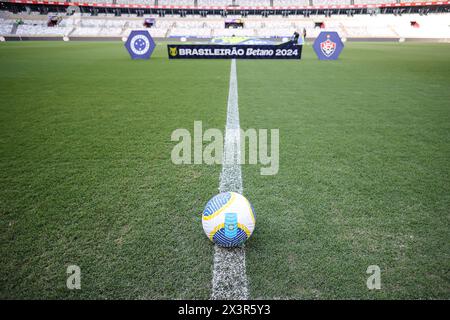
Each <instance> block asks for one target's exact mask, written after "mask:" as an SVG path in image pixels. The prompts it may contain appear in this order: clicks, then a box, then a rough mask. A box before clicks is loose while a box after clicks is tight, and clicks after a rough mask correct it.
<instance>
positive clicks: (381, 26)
mask: <svg viewBox="0 0 450 320" xmlns="http://www.w3.org/2000/svg"><path fill="white" fill-rule="evenodd" d="M139 1H140V2H139ZM370 1H373V2H379V0H354V3H355V4H358V3H368V2H370ZM389 1H395V0H383V2H384V3H387V2H389ZM142 2H145V3H146V4H149V3H153V2H154V1H153V0H145V1H144V0H117V3H119V4H125V3H134V4H139V3H142ZM191 2H192V3H193V1H191V0H189V1H187V0H175V1H164V0H159V1H158V2H157V3H158V4H166V5H167V4H169V3H170V4H171V5H173V4H174V3H176V4H180V5H182V4H188V3H191ZM309 2H310V0H273V5H274V6H277V5H285V6H286V5H294V4H296V5H308V4H309ZM349 2H350V0H314V4H316V5H317V4H319V5H323V6H327V5H329V4H333V5H343V4H344V5H345V4H348V3H349ZM154 3H156V2H154ZM197 3H198V5H200V6H201V5H211V4H212V3H214V4H215V5H226V4H231V3H233V4H235V5H236V4H238V5H242V6H261V5H264V4H265V3H267V1H266V0H235V1H234V2H233V1H231V0H218V1H216V0H214V1H213V0H198V1H197ZM269 4H270V1H269ZM53 7H54V6H52V7H51V8H53ZM23 8H28V7H23ZM23 8H22V9H23ZM51 8H49V9H51ZM430 8H431V7H430ZM16 9H17V8H16ZM444 9H445V8H444ZM444 9H443V10H441V11H440V12H439V13H430V14H428V12H427V11H416V13H409V11H406V10H404V11H402V13H398V14H396V13H395V11H393V10H398V9H395V8H390V9H389V10H390V11H387V9H386V10H385V14H383V13H382V12H381V10H380V9H377V10H378V11H377V12H376V13H375V14H370V12H369V11H368V10H369V9H360V10H361V11H360V13H359V14H355V15H353V14H351V15H349V14H346V10H345V9H343V10H341V12H340V13H339V14H332V15H331V16H325V15H324V13H325V12H324V10H322V12H319V11H316V12H314V13H313V14H311V15H304V14H303V11H300V12H299V13H298V14H296V15H289V16H284V17H282V16H281V14H272V15H270V17H269V18H264V17H262V16H261V15H260V14H253V15H248V16H245V17H242V16H241V15H240V14H239V11H237V12H230V13H229V14H228V15H227V17H224V16H221V15H220V14H219V13H220V12H219V11H218V10H216V11H215V12H212V14H208V15H207V16H206V17H202V18H200V16H199V15H198V14H193V13H191V14H188V15H187V16H186V17H180V15H179V14H178V13H176V12H172V13H171V14H167V15H163V16H160V15H159V14H158V13H157V12H151V13H150V12H149V11H146V12H145V15H144V16H140V17H139V16H137V15H136V14H132V13H130V11H128V12H127V11H125V10H127V9H123V11H122V14H121V15H119V16H115V14H114V12H112V11H109V12H108V11H107V10H104V11H103V12H100V13H99V12H97V13H96V14H95V15H94V14H91V12H90V11H85V12H81V13H75V14H73V15H67V14H66V13H65V12H57V13H52V15H57V16H59V21H60V22H59V23H58V24H57V25H56V26H53V27H49V26H47V22H48V18H49V16H50V14H47V12H45V13H44V14H43V13H42V12H41V11H40V10H39V11H38V10H29V9H26V10H22V11H17V10H16V13H12V12H10V11H5V10H3V11H0V14H1V15H0V35H1V36H24V37H38V36H49V37H54V36H69V37H116V38H118V37H120V38H122V37H126V36H128V34H129V33H130V31H131V30H135V29H147V30H149V32H150V33H151V34H152V36H153V37H156V38H181V37H186V38H211V37H218V36H233V35H235V36H245V37H262V38H284V37H289V36H290V35H292V33H293V32H294V31H296V30H297V31H298V30H302V29H303V28H305V29H306V31H307V37H308V38H314V37H316V36H317V35H318V34H319V33H320V32H321V31H324V30H327V31H337V32H338V33H339V34H340V35H341V37H343V38H347V39H353V38H368V39H370V38H380V39H386V38H392V39H400V38H415V39H425V38H428V39H444V40H445V39H447V40H446V41H449V39H450V26H449V25H450V23H449V13H448V10H447V11H445V10H444ZM111 10H113V9H111ZM364 10H365V11H364ZM417 10H418V9H417ZM427 10H428V9H427ZM392 13H393V14H392ZM419 13H420V14H419ZM422 13H423V14H422ZM148 17H152V18H154V19H155V21H156V22H155V25H153V26H152V27H150V28H146V27H144V24H143V23H144V19H145V18H148ZM230 18H239V19H243V20H244V27H243V28H239V29H226V28H225V23H224V22H225V19H230ZM17 20H21V24H18V23H16V21H17ZM412 22H414V25H413V24H412Z"/></svg>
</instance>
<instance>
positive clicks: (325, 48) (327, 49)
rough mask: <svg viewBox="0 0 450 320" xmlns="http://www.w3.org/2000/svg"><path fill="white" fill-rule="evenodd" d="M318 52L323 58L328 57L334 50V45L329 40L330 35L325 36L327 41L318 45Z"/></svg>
mask: <svg viewBox="0 0 450 320" xmlns="http://www.w3.org/2000/svg"><path fill="white" fill-rule="evenodd" d="M320 50H322V53H323V54H324V55H325V57H330V56H331V55H332V54H333V53H334V51H335V50H336V43H335V42H333V41H331V40H330V35H329V34H328V35H327V40H325V41H323V42H321V43H320Z"/></svg>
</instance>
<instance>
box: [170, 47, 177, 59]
mask: <svg viewBox="0 0 450 320" xmlns="http://www.w3.org/2000/svg"><path fill="white" fill-rule="evenodd" d="M169 54H170V55H171V56H172V57H175V56H176V55H177V54H178V50H177V48H176V47H174V48H171V47H169Z"/></svg>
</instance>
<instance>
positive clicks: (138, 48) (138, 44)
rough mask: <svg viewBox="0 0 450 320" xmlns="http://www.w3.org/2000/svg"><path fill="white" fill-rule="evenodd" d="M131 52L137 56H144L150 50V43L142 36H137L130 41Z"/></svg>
mask: <svg viewBox="0 0 450 320" xmlns="http://www.w3.org/2000/svg"><path fill="white" fill-rule="evenodd" d="M130 45H131V51H133V52H134V54H137V55H144V54H146V53H147V52H148V50H150V41H149V40H148V38H147V37H146V36H144V35H142V34H137V35H135V36H134V37H133V38H131V41H130Z"/></svg>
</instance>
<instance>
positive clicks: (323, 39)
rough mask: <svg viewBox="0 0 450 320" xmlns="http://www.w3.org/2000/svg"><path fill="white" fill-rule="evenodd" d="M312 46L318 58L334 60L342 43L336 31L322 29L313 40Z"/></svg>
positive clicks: (341, 47) (342, 46)
mask: <svg viewBox="0 0 450 320" xmlns="http://www.w3.org/2000/svg"><path fill="white" fill-rule="evenodd" d="M313 48H314V51H315V52H316V55H317V57H318V58H319V60H336V59H337V58H338V57H339V55H340V53H341V51H342V49H343V48H344V44H343V43H342V40H341V38H340V37H339V34H338V33H337V32H335V31H329V32H327V31H322V32H321V33H320V34H319V36H318V37H317V38H316V41H314V45H313Z"/></svg>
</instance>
